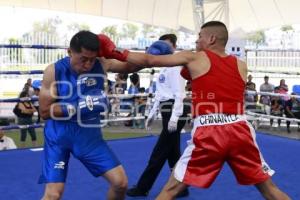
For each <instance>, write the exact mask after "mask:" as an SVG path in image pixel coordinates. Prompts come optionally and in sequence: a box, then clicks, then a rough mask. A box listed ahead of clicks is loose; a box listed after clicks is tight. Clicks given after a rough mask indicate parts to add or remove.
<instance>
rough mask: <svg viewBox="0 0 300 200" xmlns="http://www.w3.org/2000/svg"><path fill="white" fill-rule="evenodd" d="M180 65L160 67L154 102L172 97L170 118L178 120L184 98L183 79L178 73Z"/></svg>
mask: <svg viewBox="0 0 300 200" xmlns="http://www.w3.org/2000/svg"><path fill="white" fill-rule="evenodd" d="M181 69H182V67H180V66H177V67H163V68H161V69H160V72H159V75H158V78H157V81H156V92H155V103H159V102H162V101H167V100H170V99H174V100H175V102H174V106H173V110H172V115H171V119H170V120H178V118H179V117H180V116H181V115H182V113H183V99H184V98H185V79H183V78H182V77H181V75H180V71H181Z"/></svg>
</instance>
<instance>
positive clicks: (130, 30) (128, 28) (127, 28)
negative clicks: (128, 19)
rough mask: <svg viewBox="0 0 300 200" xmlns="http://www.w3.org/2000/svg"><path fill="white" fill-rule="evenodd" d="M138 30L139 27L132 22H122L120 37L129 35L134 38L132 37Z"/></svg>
mask: <svg viewBox="0 0 300 200" xmlns="http://www.w3.org/2000/svg"><path fill="white" fill-rule="evenodd" d="M138 30H139V27H138V26H136V25H134V24H131V23H126V24H123V26H122V34H121V37H122V38H127V37H129V38H131V39H133V40H134V38H135V37H136V35H137V32H138Z"/></svg>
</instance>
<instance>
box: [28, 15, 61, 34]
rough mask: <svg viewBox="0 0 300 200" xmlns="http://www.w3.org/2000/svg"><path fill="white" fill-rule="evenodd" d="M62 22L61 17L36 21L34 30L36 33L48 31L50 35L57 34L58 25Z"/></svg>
mask: <svg viewBox="0 0 300 200" xmlns="http://www.w3.org/2000/svg"><path fill="white" fill-rule="evenodd" d="M61 23H62V20H61V19H60V18H59V17H54V18H49V19H46V20H44V21H38V22H34V24H33V32H34V33H40V32H42V33H47V34H50V35H57V27H58V25H60V24H61Z"/></svg>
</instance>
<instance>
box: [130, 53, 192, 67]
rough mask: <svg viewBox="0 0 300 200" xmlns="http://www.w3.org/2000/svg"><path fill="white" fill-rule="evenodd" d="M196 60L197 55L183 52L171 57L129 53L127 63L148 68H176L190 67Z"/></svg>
mask: <svg viewBox="0 0 300 200" xmlns="http://www.w3.org/2000/svg"><path fill="white" fill-rule="evenodd" d="M194 59H195V53H193V52H191V51H181V52H179V53H175V54H171V55H162V56H154V55H150V54H145V53H136V52H129V54H128V56H127V62H128V63H131V64H135V65H140V66H147V67H174V66H178V65H188V64H189V63H190V62H192V61H193V60H194Z"/></svg>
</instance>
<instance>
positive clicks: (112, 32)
mask: <svg viewBox="0 0 300 200" xmlns="http://www.w3.org/2000/svg"><path fill="white" fill-rule="evenodd" d="M101 33H103V34H105V35H107V36H108V37H110V38H111V39H112V40H114V41H117V40H118V39H119V34H118V31H117V26H116V25H113V26H107V27H105V28H103V29H102V30H101Z"/></svg>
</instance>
